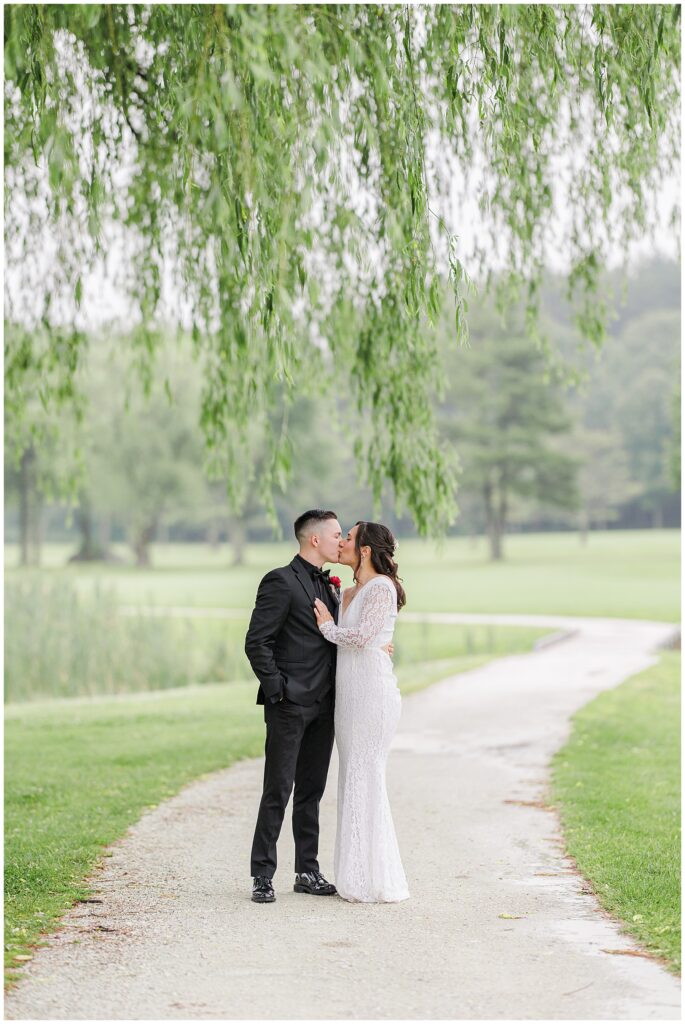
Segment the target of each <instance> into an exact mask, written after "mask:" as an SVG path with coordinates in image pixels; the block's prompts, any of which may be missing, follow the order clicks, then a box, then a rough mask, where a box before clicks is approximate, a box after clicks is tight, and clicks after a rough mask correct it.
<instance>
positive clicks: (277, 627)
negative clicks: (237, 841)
mask: <svg viewBox="0 0 685 1024" xmlns="http://www.w3.org/2000/svg"><path fill="white" fill-rule="evenodd" d="M295 536H296V538H297V540H298V542H299V545H300V551H299V554H297V555H295V557H294V558H293V560H292V562H291V563H290V564H289V565H286V566H283V568H281V569H272V570H271V572H268V573H267V574H266V576H265V577H264V578H263V580H262V581H261V583H260V584H259V589H258V591H257V601H256V603H255V608H254V611H253V612H252V618H251V619H250V626H249V629H248V631H247V636H246V638H245V653H246V654H247V657H248V658H249V660H250V664H251V666H252V669H253V671H254V673H255V675H256V676H257V678H258V679H259V684H260V685H259V692H258V694H257V703H258V704H263V705H264V720H265V722H266V746H265V756H266V764H265V766H264V788H263V792H262V799H261V803H260V805H259V814H258V816H257V827H256V828H255V834H254V840H253V843H252V864H251V873H252V877H253V879H254V881H253V886H252V899H253V900H254V902H255V903H273V901H274V900H275V899H276V896H275V893H274V890H273V883H272V878H273V876H274V873H275V871H276V841H277V839H278V836H279V834H280V831H281V825H282V824H283V817H284V814H285V808H286V805H287V803H288V800H289V799H290V794H291V792H292V789H293V784H294V786H295V795H294V797H293V835H294V837H295V872H296V874H295V892H304V893H310V894H312V895H314V896H332V895H334V894H335V892H336V888H335V886H334V885H331V883H330V882H327V881H326V879H325V878H324V877H323V875H322V874H321V872H320V871H319V862H318V860H317V854H318V848H319V802H320V800H321V797H322V795H323V791H324V789H325V786H326V777H327V775H328V766H329V763H330V759H331V751H332V749H333V706H334V699H335V692H334V687H335V663H336V647H335V644H331V643H329V642H328V640H325V639H324V637H323V636H322V634H321V633H320V631H319V628H318V626H317V624H316V618H315V616H314V601H315V600H316V598H317V597H318V598H320V599H321V600H322V601H323V602H324V604H325V605H327V607H328V609H329V611H330V612H331V614H332V615H333V617H334V619H336V620H337V615H338V606H339V602H340V588H339V586H336V585H335V584H334V583H332V582H330V581H329V573H330V570H327V571H326V572H322V566H323V564H324V563H325V562H337V561H338V545H339V542H340V539H341V537H342V531H341V529H340V523H339V522H338V519H337V517H336V514H335V512H331V511H324V510H323V509H311V510H310V511H308V512H304V513H303V514H302V515H301V516H300V517H299V518H298V519H296V520H295ZM334 579H336V580H337V577H334ZM338 582H339V581H338Z"/></svg>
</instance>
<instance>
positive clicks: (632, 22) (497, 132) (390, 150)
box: [5, 4, 680, 533]
mask: <svg viewBox="0 0 685 1024" xmlns="http://www.w3.org/2000/svg"><path fill="white" fill-rule="evenodd" d="M679 19H680V8H679V5H609V4H606V5H605V4H593V5H570V4H569V5H552V4H540V5H532V4H524V5H490V4H469V5H447V4H436V5H432V6H399V5H388V6H374V5H342V4H341V5H319V6H307V5H292V6H286V5H279V6H253V5H234V6H230V7H228V6H223V5H196V4H183V5H180V4H179V5H167V4H154V5H149V6H148V5H142V4H141V5H135V4H134V5H111V4H108V5H100V4H83V5H60V4H45V5H34V4H22V5H20V4H9V5H6V6H5V75H6V88H5V165H6V207H5V224H6V232H7V237H6V242H7V244H6V250H7V256H8V262H9V271H10V272H9V273H8V274H7V275H6V281H7V282H8V291H7V300H6V309H7V316H8V319H9V320H10V321H11V322H13V323H16V324H18V325H22V326H29V327H31V328H33V327H35V326H36V325H37V324H40V323H43V324H44V325H45V326H46V328H48V338H49V344H48V348H47V349H45V348H44V347H41V345H40V344H39V343H38V336H37V334H36V333H35V332H34V331H31V332H30V333H28V334H25V336H24V338H23V340H22V342H21V346H22V347H21V355H20V354H19V353H18V350H17V349H16V348H15V347H14V345H12V344H11V345H10V346H9V347H8V350H7V352H6V365H7V367H8V370H9V375H10V381H11V387H12V389H13V392H14V402H15V406H16V407H18V408H20V407H21V405H22V402H26V401H27V400H28V395H29V391H28V388H27V384H26V377H27V374H31V373H32V372H33V371H34V370H36V369H38V370H39V371H40V372H41V376H42V377H43V379H44V385H43V387H44V391H45V395H46V399H47V400H49V401H54V402H59V401H62V402H71V401H74V400H75V399H74V397H73V395H72V394H70V393H71V392H73V391H74V380H75V376H76V374H77V370H78V367H79V364H80V361H81V360H82V358H83V352H84V349H85V348H86V346H87V336H86V333H85V331H84V330H83V317H82V316H81V314H80V313H79V310H78V307H79V305H80V304H81V302H82V300H83V299H84V297H85V291H86V289H87V285H88V281H87V278H86V272H87V270H88V269H89V268H91V267H93V266H94V265H95V263H96V262H97V261H98V259H99V258H100V257H101V256H107V255H109V254H110V252H111V250H112V248H113V242H112V238H113V237H114V236H115V230H114V225H115V224H116V226H117V230H118V231H119V236H120V237H121V238H122V239H124V240H125V242H126V245H127V246H128V250H127V256H126V259H124V260H122V261H121V262H122V267H121V274H120V277H121V282H120V283H121V285H122V287H123V288H124V289H125V291H126V292H127V294H128V295H129V296H130V298H131V302H132V312H131V322H132V323H137V325H138V326H137V329H136V331H135V332H133V334H132V336H131V337H132V349H131V350H132V353H133V358H134V360H135V362H136V363H137V364H138V365H139V369H140V372H141V373H142V374H143V377H144V379H145V380H147V381H149V380H150V379H151V378H152V377H153V376H154V374H155V372H156V371H155V353H156V349H157V343H158V337H159V335H158V333H157V331H156V328H157V327H158V326H159V320H160V317H161V316H162V315H163V316H164V318H165V319H166V320H168V321H173V322H176V323H181V322H182V321H183V317H184V316H185V320H186V321H187V322H188V324H189V325H190V327H191V328H192V336H193V339H194V343H195V345H196V346H197V349H198V351H199V352H201V353H202V354H203V357H204V378H203V379H204V384H203V388H204V390H203V398H202V404H203V411H202V416H201V423H202V428H203V432H204V436H205V442H206V445H207V447H208V449H209V450H210V451H213V450H216V449H217V448H218V447H223V448H224V449H225V452H226V458H227V465H228V469H229V472H228V474H227V479H228V482H229V497H230V498H231V500H232V501H233V502H234V504H236V503H237V499H236V496H235V493H234V492H235V491H239V487H237V486H236V485H237V484H239V482H240V472H241V466H242V465H243V464H244V457H245V445H248V442H247V441H245V444H243V432H244V430H245V427H246V424H247V423H248V422H249V423H251V424H253V425H256V426H258V427H259V428H260V429H261V430H262V432H263V435H264V440H265V443H266V445H267V447H268V451H269V455H268V458H266V459H265V460H264V464H263V465H264V468H263V473H264V479H263V486H262V494H263V496H264V499H265V500H267V501H271V502H272V495H271V485H272V483H273V482H274V481H277V480H278V479H279V477H280V476H281V475H282V473H283V472H285V471H287V470H286V467H287V464H288V457H287V450H286V449H287V442H286V438H285V437H284V434H283V431H282V430H280V429H278V430H275V431H274V430H273V428H272V421H271V418H270V415H269V414H270V410H271V409H272V408H273V404H274V403H273V399H274V394H275V392H276V390H278V389H279V388H281V387H284V386H285V389H286V393H287V394H288V395H294V394H297V393H301V392H302V391H303V390H304V389H305V388H306V387H307V386H308V385H311V382H312V380H313V379H314V380H316V382H317V387H318V388H319V389H320V388H321V385H322V381H323V374H324V371H326V370H327V371H329V373H330V382H331V384H332V381H333V380H334V381H335V385H336V386H337V387H341V386H342V387H347V388H349V389H350V390H351V391H352V392H353V393H354V394H355V396H356V399H357V403H358V413H359V415H358V417H357V420H356V423H357V429H356V433H355V438H354V440H355V448H354V450H355V456H356V459H357V461H358V463H359V465H360V466H361V467H362V468H363V472H364V475H365V478H366V479H367V480H368V482H369V484H370V486H371V488H372V491H373V494H374V497H375V499H376V500H377V501H378V500H379V499H380V496H381V493H382V489H383V486H384V483H385V481H388V482H389V483H390V484H391V485H392V489H393V491H394V497H395V499H396V501H397V503H398V508H400V509H401V508H403V507H406V508H408V509H409V511H410V512H411V514H412V516H413V517H414V520H415V522H416V524H417V527H418V529H419V530H420V531H421V532H422V533H425V532H426V531H428V530H440V529H444V527H445V526H446V524H447V523H449V522H450V521H451V519H452V518H453V515H454V500H453V495H454V490H455V476H454V465H453V460H452V459H451V457H450V453H449V451H448V450H447V449H446V448H445V446H444V445H442V444H441V443H440V441H439V438H438V434H437V431H436V425H435V417H434V414H433V399H434V394H435V393H436V392H437V393H439V391H440V383H441V368H440V361H439V359H438V353H437V349H436V348H435V345H434V344H433V342H432V340H431V339H432V334H431V332H429V331H426V330H425V321H426V319H427V318H428V319H429V320H434V319H436V318H437V316H438V313H439V306H440V304H441V301H442V299H441V292H442V288H441V283H440V279H441V275H442V277H443V278H444V279H446V278H447V276H448V274H449V277H450V280H451V282H452V285H453V290H454V297H455V302H456V310H455V307H454V306H453V312H456V317H455V333H456V336H457V338H458V339H460V340H464V339H465V338H466V336H467V316H466V315H467V304H466V290H465V286H466V285H467V284H468V281H469V278H468V276H467V274H466V271H465V268H464V266H463V262H462V254H461V253H460V249H459V244H458V240H457V233H458V231H459V225H458V224H454V223H453V222H452V217H451V214H450V212H449V210H450V208H451V206H450V202H451V192H452V190H453V189H454V187H455V183H456V182H457V181H458V180H459V178H463V180H464V183H465V184H464V188H466V180H467V175H466V174H465V173H460V174H456V173H455V168H456V170H457V171H459V172H466V170H468V169H469V168H471V167H473V166H477V164H478V162H479V161H482V165H483V166H485V167H487V168H488V173H489V178H488V179H486V180H484V182H483V183H482V189H481V193H482V204H483V210H484V214H487V216H488V218H489V219H488V227H487V230H488V232H489V233H490V239H489V243H490V244H487V243H484V244H483V246H482V247H481V248H480V249H479V252H478V253H477V256H476V266H474V267H472V268H471V273H472V276H473V277H481V276H482V275H483V273H484V271H485V268H486V266H487V261H486V259H485V257H486V254H487V250H488V249H490V248H491V249H492V250H493V251H496V252H501V253H502V256H503V272H502V273H501V274H500V276H499V278H498V280H499V282H500V285H499V286H498V297H499V300H500V303H501V304H502V305H503V304H505V303H507V302H509V301H510V299H511V295H512V293H517V294H518V293H521V292H522V291H523V292H525V297H526V304H527V311H528V320H527V326H528V329H529V330H530V331H531V332H532V331H533V330H534V323H535V317H536V311H537V304H538V287H539V283H540V279H541V275H542V270H543V268H544V265H545V259H546V255H547V252H548V249H549V247H550V245H551V246H553V247H554V250H555V252H557V251H559V250H560V249H566V251H567V252H568V256H569V266H570V273H569V279H568V284H569V291H570V292H571V293H575V292H576V291H577V295H578V307H577V319H578V324H579V325H580V329H581V332H582V334H583V335H584V336H587V337H590V338H592V339H593V340H595V341H599V340H600V339H601V337H602V333H603V321H604V315H605V302H604V296H601V297H598V295H597V278H598V274H599V272H600V270H601V268H602V266H603V263H604V256H605V253H606V248H607V245H608V244H609V242H610V241H614V242H618V243H619V244H622V245H624V246H627V245H628V243H629V242H630V240H631V238H632V237H635V236H636V235H638V234H639V235H640V236H642V235H644V234H645V232H646V230H647V223H646V209H647V198H648V195H649V193H650V192H651V191H652V190H653V189H654V187H655V184H656V182H657V181H658V180H659V178H660V177H661V176H663V174H664V173H666V172H667V171H669V169H670V168H672V167H673V165H674V164H675V162H676V161H677V158H678V154H679V139H678V121H679V73H678V69H679V61H680V31H679ZM564 155H566V156H568V157H569V158H571V157H572V158H573V160H574V161H576V164H575V165H574V166H573V168H572V173H570V174H568V175H567V176H566V178H564V176H562V175H561V174H560V173H559V161H560V159H561V158H562V157H563V156H564ZM559 210H564V211H566V212H567V213H568V214H569V215H570V216H569V218H568V222H567V223H568V229H567V237H566V238H564V239H560V237H559V231H558V230H557V227H556V223H557V222H555V220H554V213H555V211H559ZM559 223H560V222H559ZM551 225H555V227H554V230H550V226H551ZM129 253H130V255H129ZM46 254H51V255H53V254H54V258H52V259H50V258H47V259H46ZM17 267H20V268H21V277H19V276H18V275H16V274H13V273H12V270H13V268H17ZM11 338H12V339H13V340H16V338H17V335H15V334H13V335H11ZM58 349H59V351H60V352H62V353H64V356H65V358H61V357H59V356H58V355H57V354H56V352H57V350H58ZM331 384H329V386H331ZM366 422H368V423H369V425H370V429H366V428H365V427H364V426H363V425H364V424H365V423H366Z"/></svg>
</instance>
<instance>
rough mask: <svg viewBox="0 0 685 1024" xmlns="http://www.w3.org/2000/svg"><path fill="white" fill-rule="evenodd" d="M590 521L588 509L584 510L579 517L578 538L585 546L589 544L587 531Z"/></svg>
mask: <svg viewBox="0 0 685 1024" xmlns="http://www.w3.org/2000/svg"><path fill="white" fill-rule="evenodd" d="M589 521H590V517H589V515H588V513H587V509H586V508H582V509H581V510H580V514H579V516H578V531H579V532H578V538H579V540H580V543H581V544H583V545H585V544H587V531H588V524H589Z"/></svg>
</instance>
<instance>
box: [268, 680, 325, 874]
mask: <svg viewBox="0 0 685 1024" xmlns="http://www.w3.org/2000/svg"><path fill="white" fill-rule="evenodd" d="M264 719H265V721H266V745H265V748H264V753H265V755H266V763H265V765H264V788H263V792H262V799H261V803H260V805H259V814H258V816H257V827H256V828H255V834H254V840H253V842H252V858H251V874H252V876H253V877H255V876H256V875H266V876H267V878H273V876H274V873H275V871H276V842H277V840H278V837H279V835H280V832H281V826H282V825H283V817H284V815H285V809H286V807H287V805H288V800H289V799H290V794H291V793H292V791H293V784H294V786H295V795H294V797H293V836H294V838H295V871H296V872H298V873H300V872H302V871H318V870H319V862H318V860H317V856H318V852H319V803H320V802H321V797H322V796H323V791H324V789H325V788H326V778H327V776H328V766H329V764H330V761H331V752H332V750H333V691H332V689H331V690H329V691H328V693H327V694H326V695H325V696H324V697H323V698H322V699H321V700H320V701H319V702H317V703H316V704H313V705H312V706H311V707H304V706H303V705H301V704H293V703H292V702H291V701H289V700H288V699H287V697H286V698H284V699H283V700H282V701H279V702H278V703H277V704H270V703H268V702H267V703H266V704H265V705H264Z"/></svg>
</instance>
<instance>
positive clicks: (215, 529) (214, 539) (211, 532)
mask: <svg viewBox="0 0 685 1024" xmlns="http://www.w3.org/2000/svg"><path fill="white" fill-rule="evenodd" d="M207 543H208V544H209V547H210V549H211V550H212V551H218V550H219V549H220V547H221V544H220V543H219V521H218V519H210V521H209V526H208V527H207Z"/></svg>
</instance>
